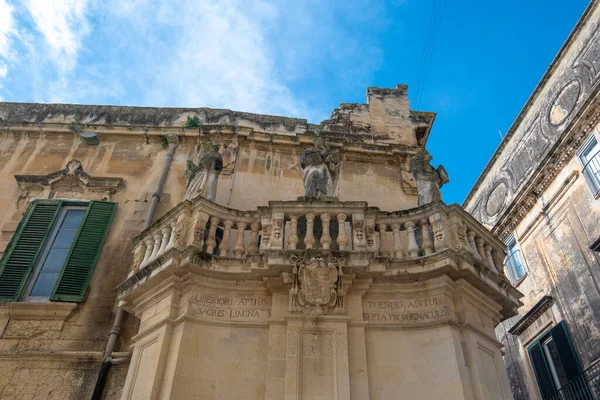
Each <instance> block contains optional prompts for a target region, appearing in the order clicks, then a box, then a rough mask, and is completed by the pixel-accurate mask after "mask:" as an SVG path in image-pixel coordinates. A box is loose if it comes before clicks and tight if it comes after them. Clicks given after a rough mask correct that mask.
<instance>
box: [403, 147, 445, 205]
mask: <svg viewBox="0 0 600 400" xmlns="http://www.w3.org/2000/svg"><path fill="white" fill-rule="evenodd" d="M432 159H433V157H431V154H429V152H428V151H427V150H426V149H424V148H423V149H421V150H420V151H419V152H418V153H417V154H416V155H415V156H413V157H412V158H411V160H410V172H412V174H413V176H414V177H415V180H416V181H417V196H418V205H419V207H420V206H423V205H425V204H429V203H431V202H434V201H438V200H441V199H442V194H441V192H440V188H441V187H442V186H444V185H445V184H446V183H448V182H450V179H449V178H448V173H447V172H446V169H445V168H444V166H442V165H440V166H438V167H437V169H435V168H433V166H432V165H431V160H432Z"/></svg>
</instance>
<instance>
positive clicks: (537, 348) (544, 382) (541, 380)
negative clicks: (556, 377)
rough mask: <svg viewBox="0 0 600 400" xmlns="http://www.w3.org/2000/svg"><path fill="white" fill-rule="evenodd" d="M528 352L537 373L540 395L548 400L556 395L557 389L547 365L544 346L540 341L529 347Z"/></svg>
mask: <svg viewBox="0 0 600 400" xmlns="http://www.w3.org/2000/svg"><path fill="white" fill-rule="evenodd" d="M528 351H529V359H530V360H531V365H532V366H533V372H534V373H535V379H536V380H537V383H538V387H539V388H540V393H541V394H542V399H547V398H549V397H550V396H552V395H553V394H554V393H556V389H555V388H554V381H553V380H552V376H551V375H550V370H549V369H548V364H547V363H546V358H545V357H544V352H543V350H542V345H541V343H540V342H539V340H538V341H536V342H535V343H534V344H532V345H531V346H529V348H528Z"/></svg>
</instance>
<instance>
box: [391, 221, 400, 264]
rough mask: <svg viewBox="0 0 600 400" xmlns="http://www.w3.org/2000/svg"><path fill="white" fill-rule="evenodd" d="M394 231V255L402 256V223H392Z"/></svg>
mask: <svg viewBox="0 0 600 400" xmlns="http://www.w3.org/2000/svg"><path fill="white" fill-rule="evenodd" d="M392 232H394V255H395V256H396V258H402V244H401V243H400V224H392Z"/></svg>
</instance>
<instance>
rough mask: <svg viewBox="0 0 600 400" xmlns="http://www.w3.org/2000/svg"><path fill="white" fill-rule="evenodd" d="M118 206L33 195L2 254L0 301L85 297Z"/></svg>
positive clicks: (63, 299) (79, 299) (70, 299)
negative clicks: (49, 198)
mask: <svg viewBox="0 0 600 400" xmlns="http://www.w3.org/2000/svg"><path fill="white" fill-rule="evenodd" d="M116 206H117V205H116V203H110V202H103V201H90V202H81V201H66V200H35V201H34V202H33V203H32V204H31V205H30V206H29V208H28V210H27V212H26V213H25V216H24V217H23V219H22V220H21V222H20V223H19V226H18V227H17V230H16V232H15V234H14V235H13V238H12V240H11V241H10V243H9V244H8V246H7V247H6V250H5V251H4V255H3V257H2V259H1V260H0V301H4V302H6V301H48V300H50V301H68V302H81V301H83V299H84V297H85V293H86V291H87V287H88V284H89V282H90V279H91V277H92V273H93V271H94V268H95V266H96V262H97V261H98V257H99V256H100V252H101V250H102V245H103V243H104V239H105V238H106V234H107V233H108V229H109V226H110V223H111V221H112V217H113V214H114V212H115V209H116Z"/></svg>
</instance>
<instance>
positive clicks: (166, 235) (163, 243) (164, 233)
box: [158, 225, 171, 256]
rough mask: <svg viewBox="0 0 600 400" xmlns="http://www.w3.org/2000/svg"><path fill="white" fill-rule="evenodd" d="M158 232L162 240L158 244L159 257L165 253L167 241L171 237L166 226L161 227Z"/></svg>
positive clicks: (169, 230) (169, 228)
mask: <svg viewBox="0 0 600 400" xmlns="http://www.w3.org/2000/svg"><path fill="white" fill-rule="evenodd" d="M160 232H161V233H162V240H161V242H160V249H159V250H158V255H159V256H160V255H161V254H163V253H164V252H165V251H167V246H168V245H169V239H170V237H171V227H170V226H169V225H167V226H165V227H163V228H162V229H161V230H160Z"/></svg>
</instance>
